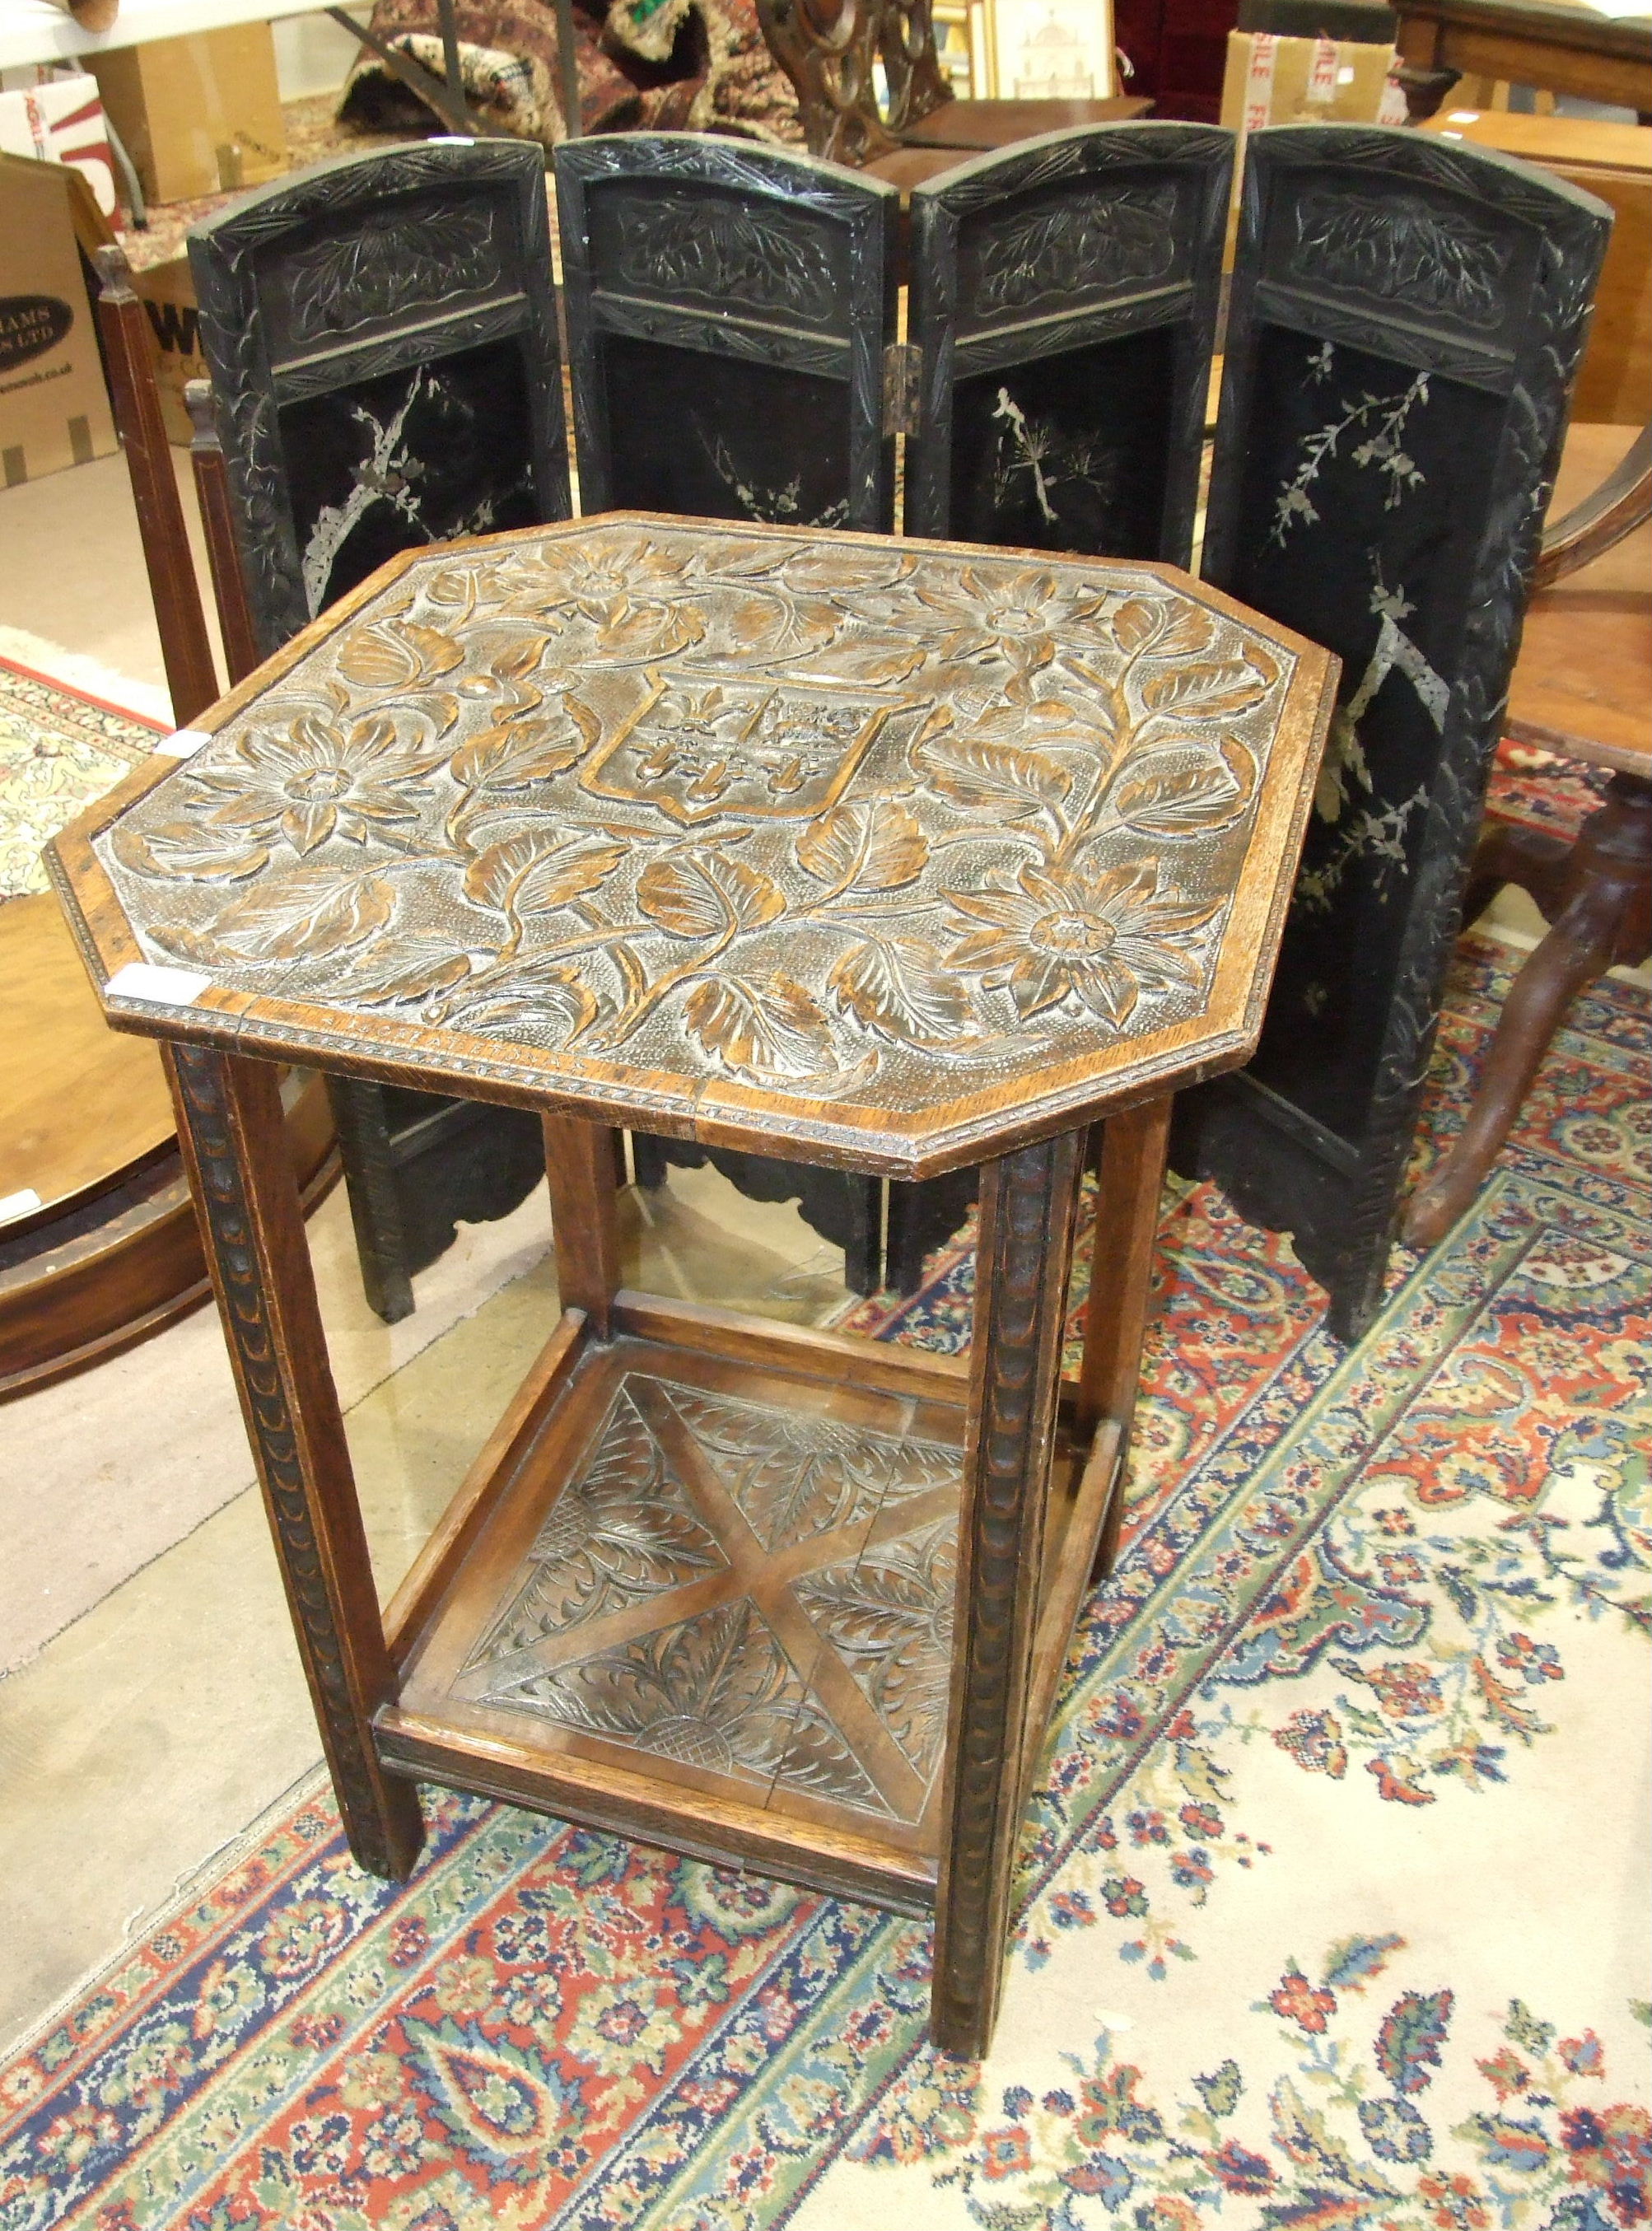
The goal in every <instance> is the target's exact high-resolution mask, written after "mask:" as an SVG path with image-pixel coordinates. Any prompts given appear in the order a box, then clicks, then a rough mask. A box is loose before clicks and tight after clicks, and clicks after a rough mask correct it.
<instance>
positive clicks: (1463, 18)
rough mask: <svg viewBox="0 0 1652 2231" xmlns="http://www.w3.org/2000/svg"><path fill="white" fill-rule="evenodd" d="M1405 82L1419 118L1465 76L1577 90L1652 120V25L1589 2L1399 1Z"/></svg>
mask: <svg viewBox="0 0 1652 2231" xmlns="http://www.w3.org/2000/svg"><path fill="white" fill-rule="evenodd" d="M1392 5H1393V10H1394V15H1395V18H1396V22H1397V29H1396V31H1395V34H1394V44H1395V47H1396V48H1397V50H1398V53H1399V58H1400V70H1399V79H1400V83H1401V84H1402V85H1403V86H1404V88H1405V99H1406V104H1407V106H1408V107H1409V108H1410V112H1411V117H1412V120H1413V121H1414V122H1421V121H1422V120H1423V119H1424V118H1425V117H1429V116H1432V115H1433V114H1434V113H1435V111H1436V109H1437V108H1438V107H1440V104H1441V103H1442V101H1443V100H1445V99H1446V97H1447V95H1448V94H1449V93H1450V91H1451V88H1452V87H1453V86H1454V85H1455V83H1456V82H1457V80H1458V79H1459V78H1460V77H1463V76H1465V75H1466V76H1473V77H1482V78H1493V79H1497V78H1503V79H1507V81H1508V82H1509V83H1510V84H1511V85H1533V86H1539V87H1544V88H1545V89H1546V90H1547V91H1549V92H1551V93H1571V94H1578V97H1579V98H1580V99H1582V100H1598V101H1603V102H1604V103H1605V104H1607V106H1609V107H1613V108H1632V109H1634V110H1635V111H1636V113H1637V114H1638V115H1639V116H1640V117H1641V119H1642V121H1643V122H1645V121H1652V28H1649V26H1648V24H1647V22H1646V19H1645V17H1644V16H1642V17H1639V18H1637V17H1635V16H1607V15H1604V14H1602V13H1601V11H1600V10H1598V9H1596V8H1591V7H1590V6H1589V5H1588V4H1587V0H1392Z"/></svg>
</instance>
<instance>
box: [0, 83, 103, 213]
mask: <svg viewBox="0 0 1652 2231" xmlns="http://www.w3.org/2000/svg"><path fill="white" fill-rule="evenodd" d="M0 153H3V154H7V155H29V156H34V157H35V158H37V159H38V160H39V161H41V162H43V163H68V164H69V165H72V166H73V167H74V169H75V170H77V171H81V172H82V173H83V174H84V176H85V178H86V182H87V185H89V186H90V187H91V189H92V192H93V196H94V198H95V200H96V202H97V204H98V207H99V208H100V210H102V211H103V214H104V215H105V217H116V215H117V210H118V208H119V195H118V194H117V192H116V191H115V176H114V156H113V152H111V149H110V146H109V127H108V126H107V125H106V123H105V122H104V120H103V103H102V101H101V100H100V99H99V97H98V81H97V80H96V79H95V78H92V77H86V76H83V75H81V74H79V73H77V74H75V75H74V76H73V77H58V78H49V79H48V80H46V81H44V82H43V83H42V84H40V85H34V86H28V87H23V88H21V89H20V90H19V91H17V92H15V93H0Z"/></svg>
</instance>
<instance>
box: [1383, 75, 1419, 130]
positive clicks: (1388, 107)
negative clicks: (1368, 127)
mask: <svg viewBox="0 0 1652 2231" xmlns="http://www.w3.org/2000/svg"><path fill="white" fill-rule="evenodd" d="M1410 113H1411V112H1410V108H1409V107H1407V106H1406V100H1405V88H1404V86H1403V85H1402V84H1401V83H1400V81H1399V80H1398V79H1397V77H1394V76H1389V77H1387V78H1385V79H1384V81H1383V97H1382V99H1381V100H1379V101H1378V104H1377V121H1378V123H1379V124H1404V122H1406V120H1408V118H1409V117H1410Z"/></svg>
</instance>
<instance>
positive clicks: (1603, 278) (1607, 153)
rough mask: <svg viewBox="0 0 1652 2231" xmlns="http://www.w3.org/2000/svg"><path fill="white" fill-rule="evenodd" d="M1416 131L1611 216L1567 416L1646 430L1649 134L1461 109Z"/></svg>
mask: <svg viewBox="0 0 1652 2231" xmlns="http://www.w3.org/2000/svg"><path fill="white" fill-rule="evenodd" d="M1423 130H1424V131H1426V132H1429V133H1434V134H1435V135H1436V137H1440V138H1443V139H1460V140H1462V141H1463V142H1464V143H1465V144H1466V145H1468V146H1473V147H1491V148H1494V149H1495V150H1496V151H1497V152H1498V153H1500V154H1503V155H1515V156H1518V157H1519V158H1520V161H1521V162H1523V163H1536V164H1538V165H1539V166H1540V167H1541V168H1542V169H1543V170H1546V171H1552V172H1553V174H1554V175H1555V177H1556V178H1569V179H1570V180H1571V184H1573V185H1574V186H1581V187H1582V188H1583V189H1584V191H1585V192H1586V193H1591V194H1593V195H1594V196H1595V197H1596V198H1597V200H1599V201H1603V202H1604V203H1605V204H1606V205H1607V207H1608V208H1609V209H1610V210H1611V212H1612V220H1613V222H1612V236H1611V239H1610V242H1609V243H1608V244H1607V249H1606V261H1605V262H1604V265H1603V266H1602V268H1601V274H1600V284H1599V286H1598V287H1597V288H1596V289H1595V315H1594V320H1593V322H1592V323H1591V326H1590V328H1589V346H1588V347H1587V348H1586V349H1585V350H1584V360H1583V364H1582V365H1581V367H1580V368H1579V371H1578V385H1577V388H1576V390H1575V391H1574V393H1573V396H1572V401H1571V415H1572V417H1573V418H1574V419H1575V420H1576V421H1577V423H1578V424H1580V425H1614V426H1644V425H1645V424H1647V423H1648V421H1649V420H1652V129H1649V128H1648V126H1645V125H1642V124H1600V123H1597V122H1595V121H1594V120H1591V119H1589V118H1585V117H1577V116H1520V115H1515V114H1513V113H1511V112H1509V111H1507V110H1504V109H1483V110H1482V109H1468V110H1465V109H1460V108H1448V109H1444V110H1442V112H1441V113H1440V114H1439V115H1437V116H1432V117H1430V118H1429V120H1428V122H1427V123H1426V124H1425V125H1424V126H1423Z"/></svg>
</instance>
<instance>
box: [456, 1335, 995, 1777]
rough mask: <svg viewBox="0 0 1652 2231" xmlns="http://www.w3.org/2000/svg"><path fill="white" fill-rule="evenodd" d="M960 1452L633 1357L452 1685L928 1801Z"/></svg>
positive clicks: (471, 1695)
mask: <svg viewBox="0 0 1652 2231" xmlns="http://www.w3.org/2000/svg"><path fill="white" fill-rule="evenodd" d="M961 1462H962V1459H961V1458H960V1456H959V1453H958V1451H957V1450H956V1449H953V1448H949V1447H947V1446H945V1445H943V1444H941V1443H938V1442H929V1441H922V1440H912V1439H901V1438H900V1437H899V1436H897V1435H895V1434H892V1433H881V1432H872V1431H869V1430H868V1428H866V1427H865V1426H850V1425H845V1424H842V1423H839V1422H836V1421H835V1420H833V1419H828V1418H822V1417H818V1416H816V1415H814V1414H812V1413H806V1412H797V1411H791V1410H786V1409H780V1408H769V1407H765V1406H764V1405H762V1404H760V1403H756V1402H750V1401H745V1400H738V1399H736V1398H734V1397H732V1396H728V1395H723V1394H711V1393H708V1392H707V1391H706V1390H705V1389H703V1388H700V1387H691V1386H685V1385H683V1384H681V1383H680V1382H678V1381H674V1380H671V1381H668V1380H661V1379H655V1378H652V1377H649V1376H644V1375H642V1374H636V1373H632V1374H628V1375H627V1376H626V1378H625V1379H624V1380H623V1382H622V1383H621V1385H620V1387H619V1388H618V1390H617V1392H616V1394H615V1396H614V1399H613V1400H612V1401H611V1403H610V1406H609V1408H608V1411H607V1413H606V1415H605V1416H604V1418H603V1422H602V1424H601V1426H599V1427H598V1428H597V1433H596V1435H595V1437H594V1439H593V1442H592V1445H591V1449H590V1453H589V1455H588V1456H587V1458H586V1459H585V1461H584V1465H583V1466H582V1468H581V1469H580V1470H579V1471H578V1472H577V1473H576V1475H575V1477H574V1478H572V1479H571V1481H570V1482H569V1484H568V1485H567V1486H566V1487H565V1489H564V1490H563V1491H562V1493H561V1494H560V1495H559V1496H558V1498H557V1500H556V1502H555V1503H554V1504H553V1505H552V1508H551V1510H550V1512H549V1513H548V1514H547V1516H546V1517H545V1523H543V1525H542V1526H541V1527H540V1529H539V1533H538V1534H537V1536H535V1537H534V1540H533V1542H532V1546H531V1548H530V1549H529V1550H528V1553H527V1555H526V1559H525V1560H524V1562H523V1564H522V1566H521V1568H520V1569H519V1572H518V1574H517V1575H516V1576H515V1579H514V1581H513V1584H512V1588H511V1590H510V1593H509V1594H508V1595H507V1600H506V1601H505V1603H504V1605H503V1607H502V1608H501V1609H500V1612H499V1613H498V1615H497V1617H496V1618H495V1619H494V1620H493V1622H492V1624H491V1625H490V1626H488V1628H487V1630H486V1632H485V1633H484V1634H483V1635H482V1637H481V1639H480V1640H479V1641H478V1643H477V1644H476V1646H475V1647H474V1649H473V1650H472V1652H471V1653H470V1655H469V1658H468V1660H467V1662H466V1664H465V1666H464V1668H463V1670H462V1672H461V1673H460V1675H459V1677H458V1680H457V1684H456V1687H455V1694H456V1695H458V1696H460V1697H461V1698H463V1699H464V1701H465V1702H467V1703H470V1704H482V1705H486V1706H487V1707H490V1708H491V1709H493V1710H495V1711H500V1710H502V1711H505V1712H510V1713H516V1712H522V1713H526V1714H528V1715H530V1716H531V1717H535V1718H541V1719H551V1720H554V1721H555V1722H556V1723H558V1725H559V1726H562V1727H565V1728H567V1729H569V1730H572V1731H574V1732H576V1733H580V1734H584V1735H586V1736H596V1737H597V1738H600V1739H601V1740H603V1741H604V1742H607V1743H616V1744H618V1745H620V1746H621V1747H623V1748H624V1749H632V1750H643V1751H648V1752H649V1753H651V1754H653V1755H654V1756H659V1757H665V1758H669V1759H674V1760H675V1761H677V1762H679V1763H680V1764H683V1765H687V1766H694V1767H699V1768H707V1769H711V1770H712V1771H713V1772H715V1773H717V1774H720V1775H725V1776H727V1777H729V1778H730V1779H731V1780H732V1781H733V1782H735V1783H737V1784H738V1783H740V1782H745V1783H748V1784H749V1783H750V1782H753V1781H755V1782H760V1783H763V1784H765V1785H766V1784H769V1783H772V1782H778V1786H779V1787H780V1788H782V1789H783V1790H789V1791H791V1792H794V1793H797V1794H800V1795H809V1796H812V1797H816V1798H823V1799H825V1800H828V1801H831V1802H834V1803H836V1804H840V1805H848V1806H849V1807H853V1808H855V1809H856V1810H858V1811H864V1812H872V1813H875V1814H883V1815H885V1816H886V1817H887V1816H888V1815H889V1814H895V1815H897V1816H899V1817H900V1818H903V1819H907V1820H915V1819H916V1818H917V1817H918V1815H919V1814H920V1812H921V1810H922V1808H923V1806H924V1803H925V1801H926V1798H927V1796H928V1794H929V1792H930V1789H931V1788H932V1783H933V1780H934V1776H935V1774H936V1771H937V1769H938V1768H939V1762H940V1752H941V1746H942V1743H943V1740H944V1737H945V1727H946V1680H947V1672H948V1668H949V1666H950V1664H951V1657H950V1636H951V1631H952V1630H951V1621H952V1593H953V1553H952V1538H953V1533H954V1524H953V1521H952V1517H951V1516H940V1515H938V1514H939V1513H942V1512H945V1513H948V1514H950V1513H951V1512H952V1510H953V1509H954V1508H955V1506H956V1503H957V1496H958V1471H959V1467H960V1465H961ZM874 1520H876V1521H877V1522H878V1524H879V1529H880V1539H879V1540H878V1542H876V1543H875V1544H874V1545H872V1546H868V1540H867V1537H868V1529H869V1528H870V1527H871V1526H872V1524H873V1522H874ZM811 1555H812V1557H813V1559H814V1562H813V1563H812V1565H811V1564H810V1563H809V1562H808V1561H809V1559H810V1556H811ZM779 1559H784V1575H783V1576H782V1575H776V1574H775V1572H774V1571H773V1569H772V1566H771V1561H773V1560H779ZM800 1566H801V1567H802V1569H801V1570H800V1569H799V1567H800ZM685 1592H691V1593H685ZM708 1596H709V1597H711V1598H712V1599H713V1601H711V1602H710V1603H709V1604H708V1603H707V1597H708ZM598 1622H600V1623H601V1625H600V1629H599V1632H597V1633H591V1632H590V1630H591V1629H592V1628H593V1627H597V1624H598ZM616 1628H618V1629H619V1630H620V1631H619V1632H618V1633H617V1634H616ZM742 1794H744V1795H745V1796H746V1797H747V1798H748V1801H749V1799H750V1797H751V1795H752V1791H751V1790H750V1788H747V1789H745V1791H744V1792H743V1793H742Z"/></svg>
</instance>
